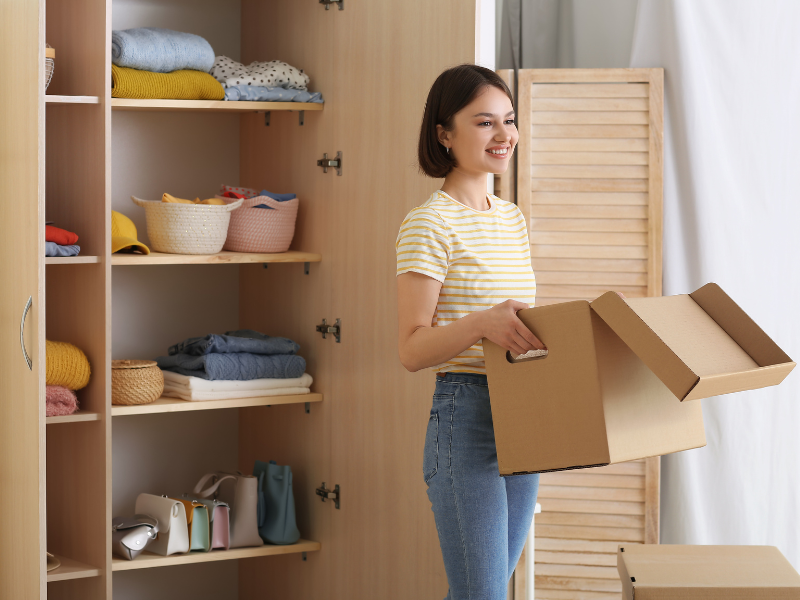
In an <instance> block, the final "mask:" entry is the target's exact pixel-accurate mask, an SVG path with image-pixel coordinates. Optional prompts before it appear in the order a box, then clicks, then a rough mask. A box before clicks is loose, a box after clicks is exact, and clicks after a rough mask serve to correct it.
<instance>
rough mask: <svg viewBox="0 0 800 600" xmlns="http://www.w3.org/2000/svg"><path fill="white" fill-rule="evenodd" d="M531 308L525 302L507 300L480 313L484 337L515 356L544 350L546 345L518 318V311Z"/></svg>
mask: <svg viewBox="0 0 800 600" xmlns="http://www.w3.org/2000/svg"><path fill="white" fill-rule="evenodd" d="M524 308H530V306H529V305H527V304H525V303H524V302H518V301H516V300H506V301H505V302H501V303H500V304H498V305H496V306H493V307H492V308H490V309H488V310H484V311H481V312H480V313H473V314H476V315H480V317H479V318H480V319H481V323H480V325H481V332H482V333H483V336H482V337H485V338H489V339H490V340H491V341H493V342H494V343H495V344H497V345H498V346H501V347H503V348H505V349H506V350H508V351H509V352H512V353H514V354H515V355H520V354H525V353H526V352H529V351H531V350H544V349H545V345H544V344H543V343H542V342H541V341H540V340H539V338H537V337H536V336H535V335H533V333H531V331H530V329H528V328H527V327H525V324H524V323H523V322H522V321H521V320H520V318H519V317H518V316H517V311H518V310H522V309H524Z"/></svg>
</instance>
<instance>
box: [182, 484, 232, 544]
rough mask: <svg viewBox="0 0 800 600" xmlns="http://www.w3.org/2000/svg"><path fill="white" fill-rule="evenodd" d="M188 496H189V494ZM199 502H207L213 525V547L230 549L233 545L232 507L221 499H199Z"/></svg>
mask: <svg viewBox="0 0 800 600" xmlns="http://www.w3.org/2000/svg"><path fill="white" fill-rule="evenodd" d="M187 497H188V496H187ZM197 502H200V503H202V504H205V506H206V508H207V509H208V517H209V521H210V525H211V549H212V550H214V549H215V548H221V549H222V550H228V549H229V548H230V547H231V509H230V507H229V506H228V504H227V503H225V502H220V501H219V500H206V499H202V498H201V499H199V500H197Z"/></svg>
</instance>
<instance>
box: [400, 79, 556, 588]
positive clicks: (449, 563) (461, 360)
mask: <svg viewBox="0 0 800 600" xmlns="http://www.w3.org/2000/svg"><path fill="white" fill-rule="evenodd" d="M518 139H519V134H518V132H517V127H516V123H515V121H514V106H513V102H512V98H511V94H510V92H509V90H508V87H506V85H505V83H504V82H503V81H502V79H500V78H499V77H498V76H497V74H496V73H494V72H493V71H490V70H488V69H484V68H482V67H478V66H475V65H461V66H459V67H454V68H452V69H448V70H447V71H445V72H444V73H442V74H441V75H440V76H439V77H438V79H437V80H436V82H435V83H434V84H433V87H432V88H431V90H430V93H429V94H428V100H427V103H426V105H425V115H424V117H423V121H422V128H421V131H420V139H419V164H420V168H421V169H422V171H423V172H425V174H426V175H429V176H430V177H435V178H439V177H444V178H445V179H444V183H443V185H442V187H441V189H439V190H437V191H435V192H434V193H433V195H432V196H431V197H430V199H428V201H427V202H425V203H424V204H423V205H422V206H420V207H417V208H415V209H413V210H412V211H411V212H410V213H409V214H408V216H407V217H406V219H405V220H404V221H403V224H402V225H401V226H400V232H399V234H398V237H397V287H398V320H399V351H400V361H401V362H402V363H403V365H404V366H405V367H406V368H407V369H408V370H409V371H418V370H420V369H424V368H432V369H433V370H434V371H435V372H436V373H437V378H436V391H435V393H434V396H433V405H432V408H431V413H430V418H429V421H428V429H427V434H426V438H425V447H424V450H423V476H424V478H425V482H426V483H427V485H428V498H429V499H430V501H431V505H432V508H433V512H434V516H435V518H436V527H437V531H438V533H439V543H440V545H441V548H442V555H443V557H444V564H445V569H446V571H447V578H448V583H449V584H450V592H449V594H448V596H447V598H448V600H456V599H460V598H481V599H487V600H505V597H506V590H507V585H508V581H509V578H510V576H511V574H512V573H513V571H514V567H515V566H516V564H517V561H518V560H519V557H520V554H521V552H522V547H523V545H524V543H525V538H526V536H527V533H528V530H529V528H530V525H531V519H532V517H533V509H534V506H535V505H536V494H537V490H538V485H539V476H538V475H516V476H513V477H505V478H502V477H500V475H499V470H498V467H497V451H496V448H495V440H494V429H493V423H492V414H491V407H490V404H489V388H488V384H487V379H486V369H485V367H484V362H483V346H482V339H483V338H484V337H486V338H488V339H490V340H492V341H493V342H496V343H497V344H498V345H500V346H502V347H504V348H506V349H507V350H509V351H510V352H512V353H514V354H515V355H520V354H525V353H527V352H529V351H530V350H533V349H543V348H544V346H543V344H542V343H541V342H540V341H539V340H538V339H537V338H536V336H534V335H533V334H532V333H531V332H530V331H529V330H528V329H527V328H526V327H525V325H524V324H523V323H522V321H520V320H519V318H518V317H517V314H516V313H517V311H518V310H521V309H523V308H528V307H529V306H532V305H533V303H534V301H535V296H536V280H535V277H534V274H533V270H532V268H531V256H530V247H529V244H528V234H527V227H526V224H525V219H524V217H523V216H522V213H521V212H520V211H519V209H518V208H517V206H516V205H514V204H512V203H510V202H505V201H503V200H501V199H500V198H497V197H496V196H492V195H488V194H487V193H486V176H487V174H489V173H495V174H496V173H504V172H505V171H506V169H507V168H508V163H509V158H510V157H511V156H512V154H513V152H514V148H515V147H516V145H517V140H518Z"/></svg>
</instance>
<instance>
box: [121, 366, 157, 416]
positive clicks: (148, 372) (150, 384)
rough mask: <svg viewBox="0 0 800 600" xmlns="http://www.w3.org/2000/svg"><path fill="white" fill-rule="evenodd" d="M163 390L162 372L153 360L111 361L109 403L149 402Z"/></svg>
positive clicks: (154, 399)
mask: <svg viewBox="0 0 800 600" xmlns="http://www.w3.org/2000/svg"><path fill="white" fill-rule="evenodd" d="M163 391H164V374H163V373H162V372H161V369H159V368H158V365H157V364H156V362H155V361H154V360H112V361H111V404H125V405H131V404H150V403H151V402H155V401H156V400H158V399H159V398H160V397H161V394H162V392H163Z"/></svg>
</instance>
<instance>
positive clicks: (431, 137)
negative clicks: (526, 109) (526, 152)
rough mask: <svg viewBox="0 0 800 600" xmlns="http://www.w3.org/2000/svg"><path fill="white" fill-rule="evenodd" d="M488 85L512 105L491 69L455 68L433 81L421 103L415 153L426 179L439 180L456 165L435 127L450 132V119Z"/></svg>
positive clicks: (507, 93) (508, 93)
mask: <svg viewBox="0 0 800 600" xmlns="http://www.w3.org/2000/svg"><path fill="white" fill-rule="evenodd" d="M489 86H493V87H496V88H497V89H499V90H502V91H503V92H505V93H506V95H507V96H508V98H509V100H511V104H512V106H513V104H514V98H513V97H512V96H511V90H509V89H508V86H507V85H506V83H505V81H503V80H502V79H501V78H500V76H499V75H498V74H497V73H495V72H494V71H492V70H491V69H486V68H484V67H479V66H478V65H459V66H457V67H453V68H452V69H447V70H446V71H445V72H444V73H442V74H441V75H439V77H437V78H436V81H434V82H433V85H432V86H431V91H430V92H428V100H427V101H426V102H425V114H424V116H423V117H422V127H421V129H420V132H419V148H418V150H417V155H418V160H419V167H420V169H422V172H423V173H425V174H426V175H427V176H428V177H434V178H442V177H444V176H445V175H447V174H448V173H449V172H450V171H452V170H453V167H454V166H455V164H456V161H455V159H454V158H453V156H452V155H450V154H448V153H447V149H446V148H445V147H444V146H443V145H442V144H441V143H439V136H438V135H437V132H436V126H437V125H441V126H442V127H444V128H445V130H446V131H450V130H451V129H452V128H453V116H454V115H455V114H456V113H457V112H458V111H460V110H461V109H462V108H464V107H465V106H466V105H467V104H469V103H470V102H472V101H473V100H474V99H475V97H476V96H477V95H478V94H479V93H480V92H482V91H483V90H484V89H485V88H487V87H489Z"/></svg>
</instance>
